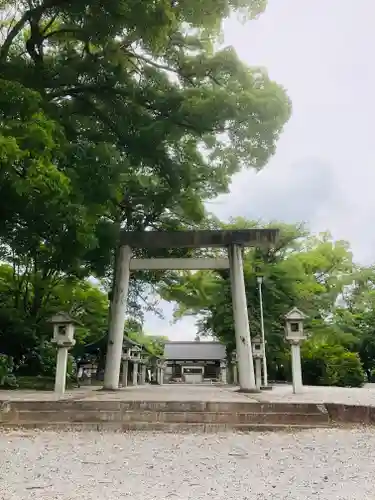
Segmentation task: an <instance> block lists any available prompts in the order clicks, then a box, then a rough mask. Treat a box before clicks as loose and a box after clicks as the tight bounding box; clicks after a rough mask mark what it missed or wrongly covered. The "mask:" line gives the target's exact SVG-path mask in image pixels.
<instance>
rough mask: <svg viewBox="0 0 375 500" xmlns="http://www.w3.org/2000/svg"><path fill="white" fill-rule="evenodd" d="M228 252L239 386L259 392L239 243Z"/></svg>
mask: <svg viewBox="0 0 375 500" xmlns="http://www.w3.org/2000/svg"><path fill="white" fill-rule="evenodd" d="M228 253H229V265H230V278H231V285H232V304H233V315H234V329H235V333H236V351H237V357H238V375H239V382H240V388H241V390H242V391H243V392H259V391H258V389H257V386H256V382H255V374H254V363H253V354H252V349H251V338H250V326H249V316H248V312H247V299H246V288H245V278H244V273H243V261H242V248H241V246H239V245H231V246H230V247H229V250H228Z"/></svg>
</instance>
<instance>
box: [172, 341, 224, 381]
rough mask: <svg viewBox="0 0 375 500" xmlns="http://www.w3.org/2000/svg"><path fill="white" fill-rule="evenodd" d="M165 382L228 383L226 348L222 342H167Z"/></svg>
mask: <svg viewBox="0 0 375 500" xmlns="http://www.w3.org/2000/svg"><path fill="white" fill-rule="evenodd" d="M163 357H164V359H165V361H166V363H167V366H166V369H165V371H164V382H185V383H190V384H194V383H202V382H205V381H207V382H208V381H212V382H221V383H226V380H227V374H226V350H225V346H224V345H223V344H221V343H220V342H202V341H195V342H166V343H165V346H164V356H163Z"/></svg>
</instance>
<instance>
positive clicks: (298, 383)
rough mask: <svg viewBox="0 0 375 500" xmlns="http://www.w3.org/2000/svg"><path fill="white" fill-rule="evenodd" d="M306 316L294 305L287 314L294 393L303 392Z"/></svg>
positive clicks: (286, 325)
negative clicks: (302, 366)
mask: <svg viewBox="0 0 375 500" xmlns="http://www.w3.org/2000/svg"><path fill="white" fill-rule="evenodd" d="M306 318H307V316H306V315H305V314H304V313H303V312H302V311H300V310H299V309H297V308H296V307H293V309H292V310H291V311H289V312H288V314H286V315H285V340H286V341H287V342H289V343H290V345H291V354H292V379H293V393H294V394H296V393H298V392H301V391H302V389H303V382H302V368H301V344H302V342H303V341H304V340H306V335H305V334H304V332H303V322H304V320H305V319H306Z"/></svg>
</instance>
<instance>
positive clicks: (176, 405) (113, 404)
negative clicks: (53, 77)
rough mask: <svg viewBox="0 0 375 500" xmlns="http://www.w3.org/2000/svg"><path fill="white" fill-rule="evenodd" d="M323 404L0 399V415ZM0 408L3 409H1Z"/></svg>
mask: <svg viewBox="0 0 375 500" xmlns="http://www.w3.org/2000/svg"><path fill="white" fill-rule="evenodd" d="M322 407H324V405H317V404H314V403H258V402H252V401H249V402H242V401H241V402H233V401H232V402H226V401H217V402H212V401H115V400H88V399H86V400H74V399H70V400H55V401H27V400H22V401H16V400H15V401H0V414H1V411H4V410H5V409H6V408H9V409H12V410H13V411H22V410H23V411H26V410H28V411H48V410H49V411H67V410H74V411H90V410H91V411H132V410H142V411H152V412H155V411H168V412H176V411H177V412H181V411H182V412H187V411H190V412H191V411H192V412H229V413H238V412H240V413H241V412H247V413H249V412H250V413H251V412H254V413H268V412H269V413H271V412H277V413H310V414H312V413H315V414H319V413H322V411H323V408H322ZM2 409H3V410H2Z"/></svg>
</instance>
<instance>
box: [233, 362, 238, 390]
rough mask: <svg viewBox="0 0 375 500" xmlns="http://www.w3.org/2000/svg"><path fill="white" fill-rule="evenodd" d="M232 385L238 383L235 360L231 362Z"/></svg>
mask: <svg viewBox="0 0 375 500" xmlns="http://www.w3.org/2000/svg"><path fill="white" fill-rule="evenodd" d="M232 373H233V385H238V371H237V361H234V362H233V363H232Z"/></svg>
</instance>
